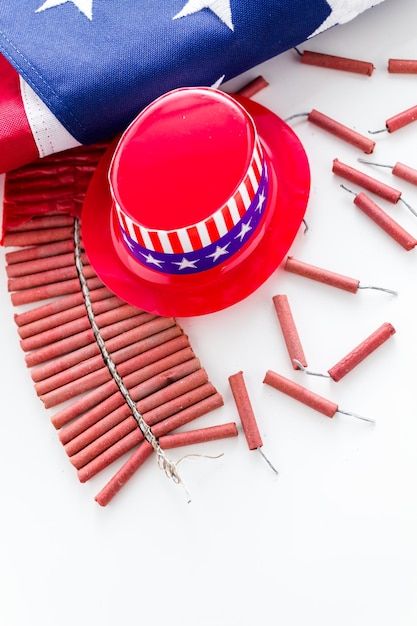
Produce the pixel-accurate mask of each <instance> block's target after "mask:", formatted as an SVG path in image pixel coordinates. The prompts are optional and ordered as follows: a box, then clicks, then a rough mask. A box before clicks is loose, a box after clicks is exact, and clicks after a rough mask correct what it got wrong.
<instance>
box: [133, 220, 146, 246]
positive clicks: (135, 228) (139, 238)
mask: <svg viewBox="0 0 417 626" xmlns="http://www.w3.org/2000/svg"><path fill="white" fill-rule="evenodd" d="M132 226H133V232H134V233H135V237H136V241H137V242H138V244H139V245H140V246H142V248H146V246H145V242H144V241H143V237H142V233H141V232H140V228H139V226H137V225H136V224H132Z"/></svg>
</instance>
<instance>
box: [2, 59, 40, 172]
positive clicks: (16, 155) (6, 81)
mask: <svg viewBox="0 0 417 626" xmlns="http://www.w3.org/2000/svg"><path fill="white" fill-rule="evenodd" d="M0 87H1V89H0V119H1V124H0V145H1V150H0V173H4V172H8V171H10V170H14V169H16V168H18V167H21V166H22V165H26V164H27V163H30V162H32V161H34V160H35V159H38V158H39V151H38V148H37V147H36V143H35V141H34V139H33V135H32V131H31V128H30V126H29V122H28V120H27V117H26V113H25V109H24V106H23V101H22V97H21V95H20V81H19V74H18V73H17V72H16V70H15V69H14V68H13V67H12V66H11V65H10V63H9V62H8V61H6V59H5V58H4V57H3V56H2V55H0Z"/></svg>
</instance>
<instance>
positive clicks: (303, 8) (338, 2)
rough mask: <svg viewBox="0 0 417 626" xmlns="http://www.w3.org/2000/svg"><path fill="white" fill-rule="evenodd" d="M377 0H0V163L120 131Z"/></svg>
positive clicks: (10, 165)
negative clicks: (156, 102) (186, 92)
mask: <svg viewBox="0 0 417 626" xmlns="http://www.w3.org/2000/svg"><path fill="white" fill-rule="evenodd" d="M379 2H382V0H327V1H326V0H310V1H309V2H306V1H305V0H263V1H262V2H259V0H164V2H163V3H160V2H156V1H155V0H141V1H140V2H132V0H44V1H43V0H19V3H18V5H19V6H18V13H19V15H18V18H17V16H16V10H17V9H16V2H15V0H2V2H1V9H0V53H1V54H2V55H3V57H0V172H6V171H9V170H10V169H14V168H16V167H19V166H21V165H23V164H25V163H28V162H30V161H32V160H34V159H36V158H37V157H44V156H47V155H49V154H52V153H54V152H58V151H61V150H65V149H68V148H71V147H73V146H77V145H79V144H83V145H88V144H92V143H94V142H97V141H101V140H106V139H107V138H109V137H112V136H114V135H115V134H117V133H118V132H120V131H121V130H123V129H124V128H125V127H126V126H127V125H128V124H129V123H130V122H131V120H132V119H133V118H134V117H135V116H136V115H137V114H138V112H139V111H140V110H141V109H142V108H143V107H144V106H145V105H147V104H148V103H149V102H151V101H152V100H153V99H155V98H156V97H157V96H159V95H161V94H162V93H164V92H166V91H169V90H170V89H173V88H177V87H182V86H195V85H213V84H216V83H217V82H218V81H219V80H221V79H223V80H229V79H231V78H233V77H235V76H237V75H239V74H241V73H242V72H244V71H246V70H248V69H250V68H251V67H254V66H255V65H258V64H259V63H261V62H263V61H266V60H267V59H270V58H272V57H273V56H276V55H277V54H279V53H281V52H283V51H285V50H288V49H290V48H291V47H293V46H296V45H298V44H300V43H301V42H303V41H305V40H306V39H308V38H310V37H312V36H314V35H316V34H318V33H320V32H322V31H324V30H326V29H328V28H330V27H332V26H334V25H336V24H340V23H342V22H346V21H348V20H351V19H352V18H354V17H355V16H356V15H358V14H359V13H361V12H362V11H364V10H366V9H368V8H370V7H371V6H372V5H375V4H379Z"/></svg>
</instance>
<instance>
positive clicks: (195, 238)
mask: <svg viewBox="0 0 417 626" xmlns="http://www.w3.org/2000/svg"><path fill="white" fill-rule="evenodd" d="M187 234H188V236H189V238H190V242H191V246H192V248H193V250H199V249H200V248H202V247H203V242H202V241H201V237H200V235H199V232H198V230H197V227H196V226H190V228H187Z"/></svg>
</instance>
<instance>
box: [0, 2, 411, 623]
mask: <svg viewBox="0 0 417 626" xmlns="http://www.w3.org/2000/svg"><path fill="white" fill-rule="evenodd" d="M416 24H417V3H416V2H415V0H386V2H384V3H382V4H381V5H379V6H378V7H376V8H375V9H373V10H371V11H368V12H366V13H365V14H363V15H361V16H359V17H358V18H357V19H355V20H354V21H352V22H350V23H349V24H346V25H344V26H340V27H337V28H334V29H333V30H331V31H329V32H326V33H324V34H322V35H320V36H318V37H317V38H315V39H314V40H312V41H310V42H309V43H308V44H305V45H304V46H300V48H301V49H311V50H317V51H320V52H328V53H331V54H340V55H342V56H348V57H353V58H358V59H362V60H366V61H371V62H373V63H374V65H375V67H376V69H375V72H374V74H373V76H372V77H365V76H358V75H354V74H347V73H341V72H337V71H332V70H325V69H322V68H313V67H308V66H305V65H302V64H301V63H300V60H299V57H298V56H297V54H296V53H295V52H294V51H288V52H287V53H285V54H283V55H281V56H280V57H278V58H276V59H273V60H271V61H270V62H268V63H265V64H264V65H262V66H260V67H258V68H255V69H254V70H252V71H251V72H248V73H247V74H246V75H245V76H242V77H240V78H239V79H238V80H235V81H233V82H232V83H230V84H228V85H226V86H225V88H227V89H228V90H230V91H232V90H234V89H235V88H238V87H239V86H241V85H243V84H245V83H246V82H247V81H248V80H249V79H251V78H253V77H255V76H256V75H258V74H262V75H263V76H264V77H265V78H266V79H267V80H268V81H269V82H270V86H269V87H268V88H267V89H265V90H263V91H262V92H261V93H259V94H258V95H257V96H256V97H255V98H256V99H257V100H258V101H259V102H261V103H262V104H264V105H266V106H268V107H270V108H271V109H272V110H273V111H275V112H276V113H277V114H278V115H280V116H281V117H283V118H286V117H288V116H290V115H292V114H294V113H298V112H304V111H309V110H311V109H312V108H316V109H318V110H320V111H322V112H324V113H326V114H327V115H330V116H331V117H333V118H335V119H337V120H339V121H341V122H343V123H344V124H346V125H347V126H350V127H353V128H356V129H357V130H358V131H359V132H362V133H364V134H366V133H367V131H368V130H369V129H371V130H376V129H379V128H383V127H384V125H385V120H386V119H387V118H389V117H391V116H392V115H394V114H396V113H398V112H400V111H403V110H405V109H407V108H409V107H410V106H414V105H415V104H417V77H416V76H398V75H389V74H388V72H387V69H386V68H387V60H388V58H389V57H397V58H398V57H402V58H417V35H416ZM291 124H292V126H293V128H294V130H295V131H296V132H297V134H298V136H299V137H300V139H301V141H302V142H303V144H304V146H305V149H306V152H307V154H308V157H309V160H310V165H311V172H312V189H311V197H310V201H309V205H308V209H307V214H306V221H307V224H308V226H309V231H308V232H307V233H306V234H303V233H302V232H300V234H299V235H298V236H297V238H296V240H295V242H294V245H293V247H292V249H291V253H292V254H293V255H294V256H295V257H297V258H300V259H303V260H304V261H307V262H309V263H313V264H316V265H319V266H322V267H327V268H328V269H332V270H333V271H337V272H340V273H342V274H345V275H348V276H352V277H354V278H358V279H359V280H360V281H361V283H362V284H363V285H366V284H373V285H378V286H383V287H388V288H392V289H396V290H398V296H397V297H395V296H390V295H387V294H385V293H381V292H377V291H369V290H368V291H366V290H363V291H360V292H358V293H357V294H355V295H353V294H350V293H346V292H343V291H340V290H337V289H333V288H331V287H327V286H325V285H321V284H319V283H316V282H313V281H309V280H308V279H304V278H301V277H298V276H294V275H292V274H288V273H286V272H284V271H283V270H282V269H279V270H278V271H277V272H275V273H274V275H273V276H272V277H271V278H270V279H269V280H268V281H267V283H265V284H264V285H263V286H262V287H261V288H260V289H259V290H258V291H257V292H256V293H255V294H254V295H252V296H251V297H250V298H248V299H247V300H246V301H244V302H242V303H240V304H238V305H236V306H234V307H232V308H230V309H228V310H226V311H223V312H220V313H216V314H213V315H209V316H204V317H201V318H195V319H184V320H180V322H181V323H182V325H183V327H184V329H185V331H186V332H187V333H188V334H189V336H190V340H191V344H192V346H193V348H194V350H195V352H196V353H197V355H198V356H199V357H200V359H201V362H202V365H203V367H205V368H206V370H207V372H208V374H209V378H210V380H211V381H212V382H213V383H214V384H215V386H216V387H217V389H218V390H219V391H220V393H222V395H223V397H224V401H225V404H224V407H222V408H221V409H219V410H217V411H215V412H213V413H211V414H209V415H207V416H205V417H204V418H201V419H200V420H199V421H198V425H203V424H207V425H211V424H217V423H222V422H226V421H230V420H236V421H237V423H238V424H239V419H238V416H237V413H236V408H235V405H234V402H233V400H232V397H231V392H230V389H229V385H228V380H227V379H228V376H229V375H230V374H233V373H235V372H237V371H239V370H243V372H244V374H245V380H246V383H247V387H248V390H249V393H250V396H251V399H252V404H253V407H254V410H255V413H256V415H257V419H258V424H259V427H260V430H261V434H262V437H263V440H264V448H263V450H264V452H265V453H266V454H267V456H268V457H269V458H270V459H271V461H272V462H273V463H274V464H275V465H276V466H277V468H278V469H279V476H278V477H275V475H274V474H273V473H272V471H271V470H270V468H269V467H268V466H267V464H266V463H265V462H264V460H263V459H262V457H261V455H259V454H258V453H257V452H256V451H253V452H250V451H249V450H248V448H247V445H246V441H245V438H244V436H243V433H242V431H241V427H240V424H239V437H237V438H235V439H232V440H225V441H220V442H215V443H211V444H207V445H203V446H198V447H197V446H196V447H195V448H193V450H192V452H193V453H197V454H202V455H217V454H221V453H223V456H222V457H221V458H219V459H217V460H211V459H207V458H202V457H200V458H194V459H190V460H188V461H184V462H183V463H182V464H181V466H180V470H181V474H182V477H183V479H184V481H185V483H186V484H187V487H188V489H189V491H190V492H191V496H192V501H191V503H190V504H187V502H186V497H185V493H184V491H183V490H182V488H181V487H179V486H175V485H173V484H172V483H171V482H170V481H169V480H168V479H167V478H165V476H164V475H163V473H162V472H161V471H160V470H159V469H158V468H157V466H156V464H155V463H154V462H153V461H152V460H149V461H148V462H147V464H146V466H144V467H142V468H141V470H140V471H139V472H138V473H137V474H136V476H135V477H134V478H133V479H132V480H131V481H130V482H129V483H128V484H127V485H126V486H125V487H124V488H123V489H122V491H121V492H120V493H119V494H118V495H117V497H116V498H115V499H114V500H113V501H112V503H111V504H110V505H109V506H108V507H106V508H101V507H100V506H99V505H98V504H97V503H96V502H95V501H94V496H95V495H96V494H97V493H98V491H100V489H101V488H102V487H103V486H104V484H105V482H107V480H108V479H109V478H110V476H111V475H112V474H113V473H114V471H115V469H116V468H114V467H113V468H111V469H110V470H109V471H108V472H103V473H102V474H100V475H98V476H97V477H96V478H95V479H93V480H92V481H91V482H90V483H87V484H84V485H82V484H80V483H79V482H78V479H77V477H76V474H75V471H74V469H73V468H72V466H71V465H70V463H69V461H68V459H67V457H66V455H65V452H64V450H63V448H62V446H61V444H60V443H59V441H58V438H57V434H56V432H55V430H54V429H53V427H52V425H51V424H50V421H49V417H50V416H49V415H48V412H47V411H46V410H45V409H44V408H43V405H42V403H41V402H40V401H39V400H38V398H37V397H36V395H35V392H34V390H33V388H32V382H31V378H30V375H29V372H28V370H27V369H26V367H25V364H24V355H23V352H22V351H21V348H20V346H19V341H18V335H17V331H16V328H15V326H14V321H13V314H14V313H15V312H16V311H15V310H14V309H13V307H12V305H11V303H10V298H9V295H8V293H7V286H6V275H5V269H4V250H1V254H0V261H1V268H0V281H1V284H0V322H1V323H0V346H1V377H0V394H1V407H2V408H1V435H0V472H1V474H0V475H1V484H2V487H1V515H0V578H1V580H0V624H1V626H35V625H36V626H37V625H42V626H74V625H75V624H77V625H78V626H87V625H91V624H100V625H101V626H110V625H114V624H118V625H120V626H121V625H123V626H130V625H136V624H150V623H152V624H158V625H159V624H171V625H172V626H191V625H192V626H194V625H197V624H198V625H199V626H209V625H210V626H249V625H252V624H271V623H272V624H281V625H282V626H305V625H307V624H309V625H310V624H313V625H316V624H317V625H318V626H353V625H354V626H365V625H366V626H374V625H375V626H392V625H395V626H415V624H416V623H417V601H416V588H417V507H416V498H417V414H416V386H417V382H416V381H417V378H416V376H417V371H416V354H417V315H416V309H417V287H416V268H417V260H416V254H417V251H416V250H412V251H410V252H406V251H405V250H403V249H402V248H401V247H400V246H399V245H398V244H396V243H395V242H394V241H393V240H391V239H390V238H389V237H388V236H387V235H386V234H385V233H383V232H382V231H381V230H380V229H379V228H378V227H377V226H376V225H375V224H374V223H373V222H372V221H370V220H369V219H368V218H367V217H366V216H364V215H363V214H362V213H361V212H360V211H359V210H358V209H357V208H356V207H355V206H354V205H353V203H352V196H350V194H347V193H346V192H344V191H343V190H341V188H340V182H342V181H341V179H338V178H337V177H335V176H334V175H333V174H332V173H331V164H332V160H333V159H334V158H335V157H337V158H339V159H341V160H342V161H345V162H347V163H349V164H351V165H353V166H354V167H359V168H360V169H364V171H366V172H368V173H369V174H371V175H373V176H375V177H378V178H380V179H381V180H384V181H386V182H387V183H389V184H391V185H394V186H395V187H397V188H399V189H401V190H402V191H403V195H404V198H405V199H406V200H407V201H408V202H409V203H410V204H411V205H414V206H415V207H416V208H417V188H415V187H413V186H411V185H410V184H408V183H404V182H402V181H401V180H399V179H395V178H394V177H392V175H391V172H390V170H385V169H380V168H372V167H370V166H361V165H360V164H358V163H357V157H359V156H363V155H362V154H361V153H359V151H358V150H357V149H355V148H353V147H351V146H349V145H347V144H345V143H344V142H342V141H340V140H338V139H337V138H335V137H333V136H331V135H329V134H327V133H325V132H324V131H322V130H321V129H319V128H317V127H314V126H312V125H311V124H309V123H308V122H307V121H306V120H305V119H303V118H301V119H298V120H297V121H294V122H291ZM375 138H376V140H377V147H376V149H375V153H374V155H373V156H374V158H375V159H377V160H378V161H379V162H381V163H391V164H394V163H395V162H396V161H402V162H404V163H408V164H410V165H414V167H417V153H416V142H417V124H414V125H410V126H408V127H406V128H404V129H402V130H400V131H398V132H397V133H393V134H389V133H382V134H380V135H376V136H375ZM379 203H380V205H381V206H382V207H383V208H385V210H387V211H388V212H389V213H390V215H392V216H393V217H394V218H395V219H397V221H399V222H401V224H402V225H403V226H404V227H405V228H406V229H408V230H409V231H410V232H411V233H413V234H414V235H415V236H416V235H417V218H415V217H414V216H413V215H412V214H411V213H410V212H409V211H408V210H407V209H406V208H405V206H404V205H402V204H401V203H399V204H397V205H395V206H393V205H390V204H388V203H385V202H384V201H380V202H379ZM276 293H284V294H287V295H288V298H289V302H290V304H291V308H292V311H293V314H294V317H295V320H296V323H297V327H298V331H299V334H300V336H301V339H302V343H303V346H304V350H305V353H306V356H307V359H308V362H309V367H310V369H314V370H316V371H326V370H327V369H328V368H329V367H330V366H331V365H333V364H334V363H336V362H337V361H338V360H339V359H340V358H341V357H342V356H344V355H345V354H346V353H347V352H349V351H350V350H351V349H352V348H353V347H354V346H355V345H357V344H358V343H359V342H360V341H362V339H364V338H365V337H367V336H368V335H369V334H370V333H371V332H373V331H374V330H375V329H376V328H377V327H379V326H380V325H381V324H382V323H383V322H390V323H392V324H393V325H394V327H395V328H396V331H397V332H396V334H395V335H394V336H393V337H392V338H391V339H390V340H389V341H388V342H387V343H385V344H384V345H383V346H382V347H380V348H379V349H378V350H377V351H376V352H375V353H374V354H373V355H371V356H370V357H369V358H368V359H367V360H366V362H364V363H362V364H361V365H359V366H358V367H357V368H356V369H355V370H354V371H353V372H351V373H350V374H349V375H348V376H346V378H345V379H343V380H342V381H340V382H339V383H334V382H333V381H330V380H328V379H324V378H317V377H309V376H307V375H306V374H303V373H302V372H294V371H293V370H292V368H291V366H290V364H289V359H288V354H287V352H286V350H285V347H284V343H283V339H282V335H281V332H280V329H279V326H278V322H277V318H276V316H275V312H274V309H273V306H272V296H273V295H274V294H276ZM267 369H273V370H276V371H277V372H280V373H281V374H283V375H285V376H287V377H289V378H292V379H293V380H296V381H297V382H299V383H301V384H303V385H305V386H308V387H310V388H311V389H313V390H315V391H316V392H317V393H319V394H321V395H323V396H325V397H327V398H329V399H332V400H334V401H335V402H336V403H337V404H338V405H339V406H340V407H341V408H343V409H345V410H347V411H353V412H356V413H359V414H361V415H364V416H368V417H372V418H375V420H376V423H375V424H374V425H372V424H369V423H366V422H361V421H359V420H356V419H354V418H352V417H348V416H345V415H341V414H339V413H337V414H336V416H335V417H334V419H328V418H327V417H324V416H323V415H321V414H319V413H317V412H315V411H313V410H311V409H309V408H307V407H305V406H304V405H301V404H299V403H298V402H297V401H295V400H293V399H291V398H288V397H287V396H284V395H283V394H281V393H280V392H278V391H276V390H274V389H272V388H270V387H267V386H266V385H263V384H262V380H263V377H264V374H265V372H266V370H267ZM195 427H197V424H195ZM188 452H190V450H188V449H182V450H174V451H171V452H170V457H171V458H173V459H174V460H176V459H178V458H180V457H181V456H183V455H184V454H186V453H188Z"/></svg>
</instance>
